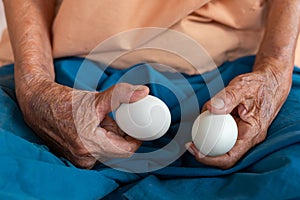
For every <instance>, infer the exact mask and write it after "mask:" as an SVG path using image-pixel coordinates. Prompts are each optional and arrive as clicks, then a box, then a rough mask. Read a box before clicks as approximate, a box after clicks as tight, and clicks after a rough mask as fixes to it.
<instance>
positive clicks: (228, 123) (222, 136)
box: [192, 111, 238, 156]
mask: <svg viewBox="0 0 300 200" xmlns="http://www.w3.org/2000/svg"><path fill="white" fill-rule="evenodd" d="M237 136H238V128H237V125H236V122H235V120H234V119H233V117H232V116H231V115H230V114H227V115H216V114H212V113H210V112H209V111H205V112H203V113H202V114H200V115H199V116H198V117H197V119H196V120H195V122H194V124H193V128H192V138H193V142H194V144H195V146H196V147H197V149H198V150H199V151H200V152H201V153H202V154H203V155H208V156H219V155H223V154H226V153H227V152H228V151H230V150H231V149H232V147H233V146H234V144H235V142H236V140H237Z"/></svg>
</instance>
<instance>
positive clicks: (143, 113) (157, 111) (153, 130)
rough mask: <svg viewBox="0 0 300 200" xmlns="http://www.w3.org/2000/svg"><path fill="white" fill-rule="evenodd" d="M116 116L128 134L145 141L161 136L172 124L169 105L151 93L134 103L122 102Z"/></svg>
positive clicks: (118, 122)
mask: <svg viewBox="0 0 300 200" xmlns="http://www.w3.org/2000/svg"><path fill="white" fill-rule="evenodd" d="M115 118H116V122H117V124H118V126H119V127H120V128H121V129H122V130H123V131H124V132H125V133H126V134H128V135H130V136H131V137H134V138H136V139H139V140H143V141H149V140H155V139H158V138H160V137H161V136H163V135H164V134H165V133H166V132H167V131H168V129H169V127H170V124H171V114H170V111H169V109H168V107H167V105H166V104H165V103H164V102H163V101H162V100H160V99H159V98H157V97H154V96H151V95H148V96H146V97H145V98H143V99H141V100H139V101H137V102H134V103H130V104H121V106H120V107H119V108H118V109H117V110H116V113H115Z"/></svg>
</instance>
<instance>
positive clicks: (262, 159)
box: [0, 57, 300, 199]
mask: <svg viewBox="0 0 300 200" xmlns="http://www.w3.org/2000/svg"><path fill="white" fill-rule="evenodd" d="M82 62H83V59H81V58H65V59H60V60H56V61H55V70H56V81H57V82H58V83H61V84H64V85H68V86H71V87H73V86H74V85H75V87H77V88H80V89H86V90H95V89H97V90H98V91H103V90H105V89H107V88H108V87H110V86H112V85H114V84H115V83H117V82H118V81H121V82H123V81H125V82H130V83H143V82H145V83H147V85H148V86H149V87H150V90H151V94H153V95H155V96H157V97H159V98H160V99H162V100H163V101H165V102H166V104H167V105H168V107H169V108H170V111H171V114H172V126H171V128H170V130H169V132H168V133H167V134H166V136H164V137H163V138H161V139H159V140H157V141H155V142H145V143H144V144H143V146H142V147H141V148H140V149H139V152H148V151H149V152H151V151H153V150H156V149H158V148H161V147H162V146H164V145H166V144H168V143H169V142H170V140H171V139H172V138H173V137H174V133H176V132H177V131H178V129H179V123H181V124H183V129H184V130H186V132H187V134H188V135H189V134H190V125H191V123H192V120H193V119H195V117H196V116H197V115H198V111H199V109H201V106H202V105H203V103H205V102H206V101H207V100H208V99H209V98H210V95H213V94H215V93H216V92H218V91H219V90H220V89H222V87H221V85H220V84H218V79H219V78H220V77H219V76H218V75H219V74H221V78H222V81H224V85H227V84H228V83H229V81H230V80H231V79H232V78H234V77H235V76H237V75H239V74H243V73H247V72H250V71H251V68H252V65H253V62H254V57H246V58H241V59H239V60H236V61H234V62H228V63H225V64H223V65H222V66H221V67H220V68H219V70H214V71H212V72H209V73H206V74H205V75H203V76H200V75H197V76H188V75H184V74H183V75H182V76H183V77H184V79H182V78H180V77H179V76H175V75H174V74H172V73H168V72H166V73H159V72H157V71H155V70H154V69H153V68H151V67H150V66H149V65H147V64H140V65H137V66H134V67H132V68H130V69H127V70H115V69H111V68H108V69H107V70H105V71H103V68H102V67H101V66H98V65H96V64H95V63H93V62H90V61H85V64H86V66H88V68H85V74H83V75H81V76H80V79H78V71H80V70H81V69H82ZM87 69H88V70H87ZM130 70H137V72H138V73H139V74H142V76H134V73H133V75H129V76H128V77H127V78H125V79H123V77H124V75H126V73H127V72H129V71H130ZM138 70H141V71H138ZM100 77H101V78H100ZM120 78H121V80H120ZM99 79H100V80H99ZM186 81H188V83H189V84H188V85H187V84H186V83H187V82H186ZM0 87H1V89H0V163H1V166H0V199H100V198H104V199H120V198H127V199H154V198H155V199H216V198H222V199H244V198H251V199H271V198H272V199H292V198H300V191H299V180H300V169H299V166H300V144H299V141H300V70H299V69H297V68H295V69H294V74H293V86H292V90H291V92H290V94H289V97H288V99H287V101H286V103H285V104H284V106H283V107H282V109H281V111H280V112H279V114H278V116H277V118H276V119H275V120H274V122H273V123H272V125H271V126H270V128H269V131H268V136H267V139H266V140H265V141H264V142H263V143H262V144H260V145H258V146H257V147H255V148H253V149H252V150H251V151H249V152H248V153H247V154H246V155H245V156H244V157H243V158H242V159H241V160H240V162H239V163H237V165H236V166H235V167H233V168H231V169H229V170H221V169H217V168H213V167H208V166H204V165H202V164H200V163H198V162H196V161H195V159H194V158H193V157H192V156H191V155H190V154H188V153H185V154H183V155H182V156H181V157H180V158H179V159H177V160H176V161H174V162H173V163H171V164H170V165H168V166H167V167H164V168H162V169H159V170H156V171H153V172H150V173H142V174H138V173H127V172H123V171H118V170H115V169H112V168H109V167H106V166H105V165H102V164H99V165H97V166H95V168H94V169H92V170H83V169H78V168H76V167H74V166H73V165H72V164H71V163H70V162H68V161H67V160H65V159H63V158H60V157H57V156H56V155H54V154H53V153H51V151H49V149H48V148H47V146H45V144H44V143H43V141H42V140H40V139H39V138H38V137H37V136H36V135H35V134H34V132H33V131H32V130H31V129H30V128H29V127H28V126H27V125H26V124H25V122H24V120H23V118H22V114H21V112H20V109H19V107H18V105H17V103H16V98H15V94H14V80H13V65H8V66H4V67H2V68H0ZM192 93H195V94H196V97H197V99H198V102H197V104H198V107H197V106H196V108H195V106H194V107H191V106H189V105H192V103H191V102H193V98H192V97H191V96H192ZM182 107H183V108H184V109H183V108H182ZM112 116H113V114H112ZM185 139H186V140H188V139H189V137H187V138H185ZM180 142H182V143H184V142H185V141H178V145H179V146H180V145H182V144H179V143H180ZM174 151H175V150H174ZM139 164H141V165H143V166H144V165H147V164H148V165H151V164H152V163H151V161H147V160H144V161H141V162H140V163H139Z"/></svg>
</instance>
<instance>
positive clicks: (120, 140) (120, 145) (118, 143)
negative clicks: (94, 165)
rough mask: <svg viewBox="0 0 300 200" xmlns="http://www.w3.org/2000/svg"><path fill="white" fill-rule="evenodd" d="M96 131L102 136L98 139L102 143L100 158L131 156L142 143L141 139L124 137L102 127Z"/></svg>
mask: <svg viewBox="0 0 300 200" xmlns="http://www.w3.org/2000/svg"><path fill="white" fill-rule="evenodd" d="M96 133H97V135H99V136H100V137H99V138H98V140H99V144H101V149H99V152H100V154H99V156H98V157H99V158H103V156H104V157H108V158H116V157H130V156H131V155H132V154H133V153H134V152H135V151H136V150H137V149H138V148H139V147H140V146H141V144H142V142H141V141H139V140H136V139H134V138H132V137H130V136H124V137H123V136H121V135H119V134H116V133H114V132H111V131H105V130H104V129H102V128H97V131H96Z"/></svg>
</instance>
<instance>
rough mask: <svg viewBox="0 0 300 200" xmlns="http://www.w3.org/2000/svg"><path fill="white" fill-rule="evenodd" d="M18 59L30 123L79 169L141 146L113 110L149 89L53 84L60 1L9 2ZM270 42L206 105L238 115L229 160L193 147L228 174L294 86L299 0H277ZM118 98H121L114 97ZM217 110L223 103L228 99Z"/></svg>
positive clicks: (191, 147) (17, 80)
mask: <svg viewBox="0 0 300 200" xmlns="http://www.w3.org/2000/svg"><path fill="white" fill-rule="evenodd" d="M3 2H4V5H5V9H6V15H7V20H8V28H9V32H10V38H11V42H12V46H13V51H14V56H15V84H16V95H17V99H18V102H19V105H20V108H21V110H22V112H23V115H24V118H25V120H26V122H27V123H28V125H29V126H30V127H31V128H32V129H33V130H34V131H35V132H36V133H37V134H38V135H39V136H40V137H42V138H43V139H44V140H45V142H46V143H47V144H48V145H49V146H50V147H51V148H52V150H53V151H55V152H56V153H58V154H61V155H62V156H64V157H66V158H67V159H69V160H70V161H71V162H73V163H74V164H75V165H76V166H78V167H83V168H91V167H93V166H94V165H95V163H96V162H97V160H100V161H104V160H106V159H108V158H111V157H128V156H130V155H132V154H133V153H134V152H135V151H136V149H137V148H138V147H139V146H140V145H141V142H140V141H137V140H135V139H133V138H131V137H129V136H127V135H125V134H124V133H122V131H120V130H119V128H118V127H117V125H116V124H115V122H114V121H113V120H112V119H111V118H109V117H108V115H107V114H108V113H109V112H110V111H111V110H113V109H115V108H116V107H118V106H119V105H120V103H123V102H134V101H137V100H139V99H141V98H143V97H144V96H146V95H147V94H148V92H149V89H148V88H147V87H144V86H133V85H129V84H119V85H116V86H114V87H112V88H110V89H109V90H107V91H105V92H102V93H97V92H87V91H80V90H74V89H72V88H69V87H66V86H62V85H59V84H57V83H55V82H54V79H55V74H54V68H53V62H52V60H53V56H52V49H51V35H50V30H51V24H52V21H53V11H54V2H55V1H54V0H43V1H40V0H27V1H23V0H3ZM269 4H270V8H269V14H268V20H267V27H266V32H265V37H264V39H263V41H262V43H261V48H260V50H259V52H258V54H257V59H256V63H255V66H254V70H253V72H252V73H249V74H243V75H241V76H238V77H236V78H235V79H233V80H232V81H231V82H230V84H229V85H228V86H227V87H226V88H225V89H224V90H223V91H221V92H220V93H219V94H217V95H216V96H215V97H213V98H212V99H211V100H210V101H209V102H207V103H206V105H205V106H204V110H206V109H208V110H210V111H211V112H213V113H216V114H223V113H231V114H233V115H234V117H235V119H236V122H237V124H238V129H239V136H238V142H237V143H236V145H235V146H234V148H233V149H232V150H231V151H230V152H229V153H227V154H226V155H223V156H218V157H208V156H204V155H201V154H200V153H199V152H198V150H197V149H196V147H195V146H194V144H193V143H189V144H188V145H187V146H188V150H189V151H190V152H191V153H192V154H193V155H195V158H196V159H197V160H198V161H199V162H202V163H204V164H207V165H212V166H216V167H219V168H223V169H227V168H230V167H232V166H233V165H234V164H235V163H236V162H237V161H238V160H239V159H240V158H241V157H242V156H243V155H244V154H245V153H246V152H247V151H248V150H249V149H250V148H252V147H253V146H255V145H257V144H258V143H260V142H262V141H263V140H264V139H265V137H266V134H267V130H268V127H269V125H270V124H271V122H272V121H273V119H274V118H275V116H276V115H277V113H278V111H279V110H280V108H281V106H282V105H283V103H284V101H285V100H286V98H287V95H288V93H289V91H290V88H291V76H292V70H293V61H294V51H295V44H296V40H297V36H298V34H299V20H300V17H299V15H300V6H299V0H289V1H284V0H272V1H271V0H270V1H269ZM112 97H114V98H112ZM220 100H222V101H223V105H222V106H217V104H216V102H219V103H220V102H222V101H220Z"/></svg>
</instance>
